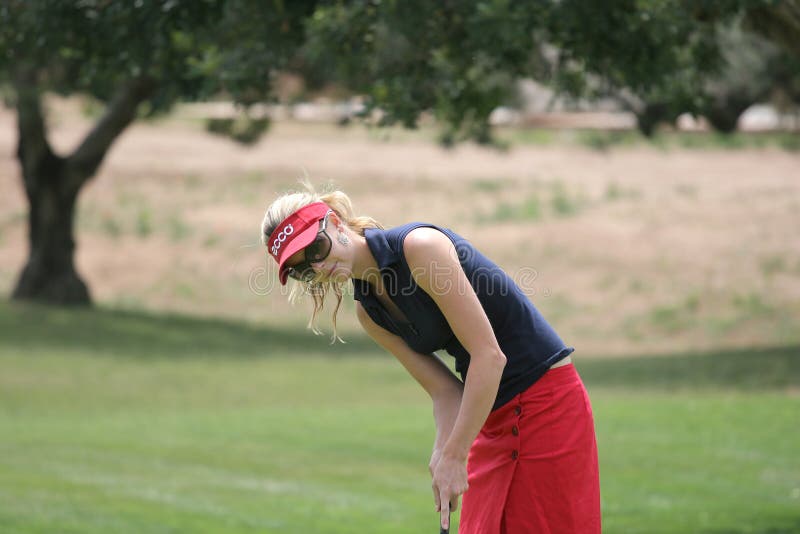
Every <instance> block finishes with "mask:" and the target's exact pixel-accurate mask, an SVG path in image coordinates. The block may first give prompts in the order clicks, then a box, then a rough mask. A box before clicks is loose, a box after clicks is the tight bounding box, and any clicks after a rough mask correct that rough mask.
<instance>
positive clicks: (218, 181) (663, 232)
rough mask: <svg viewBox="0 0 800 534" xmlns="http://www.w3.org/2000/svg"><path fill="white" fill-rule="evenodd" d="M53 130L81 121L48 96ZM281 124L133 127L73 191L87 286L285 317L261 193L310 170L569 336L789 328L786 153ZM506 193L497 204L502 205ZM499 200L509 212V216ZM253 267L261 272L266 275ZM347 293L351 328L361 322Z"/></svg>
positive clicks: (6, 175) (0, 268)
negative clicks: (253, 137)
mask: <svg viewBox="0 0 800 534" xmlns="http://www.w3.org/2000/svg"><path fill="white" fill-rule="evenodd" d="M51 109H53V114H52V117H51V124H52V126H53V131H52V141H53V143H54V145H55V146H56V147H58V148H59V149H60V150H66V149H68V148H70V147H72V146H73V145H74V144H75V143H76V142H77V140H78V139H79V138H80V136H81V135H82V133H83V132H84V131H85V129H86V128H87V127H88V122H87V120H86V119H85V118H83V117H82V116H81V115H80V113H79V106H76V105H75V104H74V103H72V102H63V101H54V102H53V103H52V104H51ZM14 119H15V118H14V115H13V113H11V112H10V111H8V110H0V187H2V190H3V191H4V192H5V194H4V195H2V196H0V292H2V293H8V292H9V291H10V290H11V288H12V286H13V283H14V281H15V277H16V275H17V273H18V272H19V270H20V268H21V266H22V264H23V262H24V259H25V254H26V243H25V218H24V217H25V212H26V209H27V207H26V203H25V200H24V196H23V191H22V187H21V184H20V180H19V176H18V172H19V170H18V166H17V163H16V160H15V157H14V152H15V150H14V149H15V143H16V134H15V122H14ZM385 137H386V135H385V133H382V132H377V133H376V132H368V131H364V130H361V129H358V128H351V129H348V130H341V129H337V128H336V127H334V126H329V125H319V124H316V125H307V124H297V123H278V124H276V125H275V126H274V128H273V130H272V131H271V133H270V134H269V135H268V136H267V137H265V138H264V139H263V140H262V141H261V142H259V143H258V144H256V145H255V146H254V147H252V148H244V147H240V146H237V145H235V144H233V143H231V142H229V141H226V140H224V139H221V138H217V137H213V136H211V135H209V134H206V133H205V132H203V131H202V128H201V125H199V124H198V123H196V122H193V121H189V120H181V119H180V118H174V117H173V118H170V119H169V120H165V121H160V122H158V123H139V124H136V125H134V126H133V127H131V128H130V129H129V130H128V131H126V133H125V134H124V135H123V136H122V138H121V139H120V140H119V141H118V142H117V144H116V145H115V146H114V148H113V150H112V152H111V153H110V154H109V156H108V158H107V160H106V162H105V163H104V165H103V166H102V168H101V171H100V173H99V175H98V176H97V177H96V178H95V179H94V180H93V181H92V182H91V184H90V185H89V186H88V187H87V188H86V189H85V190H84V192H83V194H82V196H81V198H80V215H79V220H78V224H77V228H78V235H77V240H78V252H77V265H78V269H79V270H80V272H81V273H82V274H83V275H84V277H85V278H86V280H87V281H88V282H89V285H90V287H91V290H92V293H93V296H94V297H95V299H96V300H97V301H99V302H102V303H105V304H109V305H114V306H123V307H146V308H152V309H169V310H179V311H187V312H191V313H196V314H203V315H224V316H229V317H239V318H245V319H248V320H253V321H256V322H264V323H270V324H276V325H297V324H298V323H301V322H303V321H304V320H305V313H306V311H305V309H291V308H289V307H288V306H287V305H286V303H285V299H284V298H282V297H281V296H280V295H279V294H277V291H274V290H273V291H271V292H270V293H269V294H268V295H262V294H259V293H263V292H264V291H254V290H252V289H251V288H250V284H249V280H250V278H251V277H252V276H253V275H254V274H257V273H258V272H259V269H263V268H265V267H266V268H267V269H271V268H272V265H271V264H266V265H265V257H264V253H263V250H262V249H261V248H260V246H258V239H259V236H258V229H257V228H258V225H259V222H260V220H261V217H262V215H263V210H264V208H265V207H266V205H267V204H268V203H269V202H270V200H271V199H272V198H273V197H274V196H275V194H276V193H278V192H280V191H282V190H285V189H286V188H289V187H292V186H293V185H294V183H295V181H296V179H297V178H299V177H301V176H302V175H303V173H304V172H307V173H308V174H309V175H310V176H311V177H312V179H314V180H315V181H317V182H322V181H326V180H332V181H333V182H334V183H335V184H336V185H337V186H339V187H341V188H343V189H344V190H345V191H347V192H348V193H349V194H350V195H351V196H352V198H353V200H354V204H355V206H356V209H357V210H358V211H360V212H363V213H366V214H370V215H373V216H375V217H376V218H378V219H380V220H381V221H382V222H383V223H384V224H385V225H387V226H392V225H396V224H400V223H403V222H406V221H409V220H425V221H430V222H435V223H439V224H441V225H444V226H448V227H450V228H452V229H454V230H455V231H456V232H458V233H460V234H461V235H463V236H465V237H467V238H468V239H470V240H471V241H473V242H474V243H475V244H476V245H477V246H478V247H479V248H480V249H482V250H483V251H484V252H486V253H487V254H488V255H489V256H490V257H492V258H493V259H495V261H497V262H498V263H499V264H501V265H502V266H504V267H505V268H506V269H507V270H508V271H509V272H511V273H512V274H515V273H520V272H521V271H520V270H521V269H523V268H528V269H530V268H533V269H535V270H536V272H537V277H536V279H535V280H533V282H532V283H530V284H529V285H528V287H529V290H530V294H531V297H532V299H533V300H534V302H535V303H536V304H537V306H539V307H540V308H541V309H542V310H543V311H544V312H545V314H546V316H548V317H550V319H551V320H552V322H553V323H554V324H555V326H556V328H557V330H558V331H559V332H560V333H561V334H562V336H563V337H564V338H565V339H566V340H567V341H568V342H569V343H571V344H573V345H575V346H576V347H577V348H578V349H579V350H580V351H581V352H583V353H593V354H623V353H656V352H659V353H663V352H675V351H680V350H688V349H709V348H720V347H740V346H752V345H769V344H785V343H790V342H793V343H796V342H798V341H800V234H798V232H797V231H796V230H792V229H796V228H798V227H800V171H798V169H800V155H799V154H798V153H792V152H787V151H781V150H779V149H776V148H763V149H744V150H738V151H731V150H727V149H725V150H688V149H679V148H672V149H668V150H664V149H663V148H655V147H649V146H646V145H635V146H626V147H619V148H613V149H610V150H604V151H598V150H591V149H589V148H586V147H582V146H579V145H576V144H575V143H551V144H547V146H536V145H518V146H514V147H512V149H511V150H510V151H508V152H497V151H493V150H487V149H483V148H478V147H475V146H469V145H467V146H460V147H458V148H456V149H454V150H449V151H447V150H443V149H441V148H439V147H438V146H436V145H435V144H432V143H431V142H430V141H429V138H430V137H431V136H430V135H428V134H427V133H422V134H416V135H412V134H407V133H401V134H399V135H395V134H393V135H392V139H393V140H391V141H386V140H385V139H384V138H385ZM503 210H505V211H503ZM503 213H505V214H506V215H503ZM262 280H264V278H263V277H262V278H257V279H256V281H257V282H260V281H262ZM351 309H352V305H351V304H350V303H348V304H347V306H346V307H345V312H344V313H343V314H342V318H341V322H342V323H343V324H342V327H343V328H344V329H345V331H348V330H354V329H355V328H356V326H355V323H354V320H353V319H352V317H351V315H352V314H350V313H348V311H349V310H351Z"/></svg>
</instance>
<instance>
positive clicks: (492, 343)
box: [404, 228, 506, 526]
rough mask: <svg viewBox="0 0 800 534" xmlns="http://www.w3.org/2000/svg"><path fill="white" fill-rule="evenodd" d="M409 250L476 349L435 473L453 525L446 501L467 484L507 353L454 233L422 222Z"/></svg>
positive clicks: (430, 289)
mask: <svg viewBox="0 0 800 534" xmlns="http://www.w3.org/2000/svg"><path fill="white" fill-rule="evenodd" d="M404 251H405V256H406V260H407V262H408V266H409V268H410V269H411V273H412V275H413V276H414V280H415V281H416V282H417V284H418V285H419V286H420V288H422V289H423V290H424V291H425V292H426V293H428V295H430V296H431V298H432V299H433V301H434V302H435V303H436V305H437V306H438V307H439V309H440V310H441V312H442V314H444V316H445V318H446V319H447V322H448V324H449V325H450V328H451V329H452V330H453V333H455V335H456V337H457V338H458V340H459V341H460V342H461V344H462V345H463V346H464V348H465V349H466V350H467V351H468V352H469V354H470V364H469V373H468V374H467V380H466V383H465V387H464V393H463V396H462V399H461V406H460V408H459V412H458V416H457V418H456V422H455V424H454V425H453V430H452V432H451V433H450V437H449V438H448V439H447V442H446V443H445V446H444V448H443V450H442V459H441V461H440V462H439V464H438V466H437V469H436V473H434V485H437V486H438V488H439V491H440V502H441V505H442V524H443V526H449V524H448V525H446V524H445V523H448V522H449V519H447V520H446V519H445V512H449V509H446V508H445V507H446V506H447V508H449V503H450V502H453V501H454V498H455V499H457V496H458V495H460V494H462V493H463V492H464V491H466V489H467V484H466V468H465V463H466V459H467V454H468V453H469V449H470V447H471V445H472V442H473V441H474V440H475V438H476V437H477V435H478V432H480V429H481V427H482V426H483V424H484V423H485V422H486V418H487V417H488V416H489V413H490V412H491V409H492V405H493V404H494V401H495V398H496V397H497V390H498V388H499V385H500V378H501V376H502V373H503V368H504V367H505V363H506V357H505V355H504V354H503V352H502V351H501V349H500V346H499V344H498V342H497V339H496V337H495V335H494V331H493V330H492V326H491V323H490V322H489V318H488V317H487V316H486V313H485V312H484V310H483V307H482V306H481V303H480V301H479V300H478V296H477V295H476V294H475V291H474V290H473V288H472V285H471V284H470V283H469V280H468V279H467V276H466V274H465V273H464V269H463V268H462V267H461V263H460V262H459V260H458V255H457V253H456V250H455V247H454V246H453V243H452V242H451V241H450V239H449V238H448V237H447V236H446V235H444V234H443V233H441V232H439V231H438V230H436V229H433V228H418V229H416V230H413V231H412V232H410V233H409V234H408V236H407V237H406V240H405V242H404Z"/></svg>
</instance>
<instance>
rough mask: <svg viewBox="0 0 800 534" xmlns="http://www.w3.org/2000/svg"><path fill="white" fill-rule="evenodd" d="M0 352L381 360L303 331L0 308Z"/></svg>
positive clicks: (364, 349) (361, 348) (367, 349)
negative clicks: (362, 357)
mask: <svg viewBox="0 0 800 534" xmlns="http://www.w3.org/2000/svg"><path fill="white" fill-rule="evenodd" d="M0 332H2V335H0V350H7V351H8V350H12V351H14V350H17V351H25V350H75V351H80V352H83V353H86V354H97V355H111V356H125V357H137V358H188V357H212V358H213V357H220V358H222V357H224V358H230V357H240V358H242V357H243V358H248V357H270V356H277V355H281V356H298V357H302V356H303V355H309V354H325V355H329V356H332V357H337V356H343V355H366V354H377V353H378V348H377V346H376V345H375V344H374V343H373V342H372V341H371V340H369V339H367V338H354V339H352V340H351V339H348V340H347V343H346V344H344V345H343V344H341V343H336V344H334V345H331V344H330V335H329V334H325V335H321V336H315V335H314V334H313V333H312V332H310V331H309V330H306V329H305V328H298V329H296V330H288V329H276V328H273V327H268V326H259V325H254V324H249V323H246V322H237V321H228V320H223V319H204V318H197V317H190V316H182V315H176V314H154V313H150V312H137V311H120V310H109V309H102V308H59V307H51V306H43V305H37V304H28V303H24V304H23V303H17V302H2V303H0Z"/></svg>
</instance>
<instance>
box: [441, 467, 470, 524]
mask: <svg viewBox="0 0 800 534" xmlns="http://www.w3.org/2000/svg"><path fill="white" fill-rule="evenodd" d="M467 488H469V484H468V483H467V466H466V463H465V462H464V461H463V460H459V459H457V458H453V457H451V456H445V455H442V456H441V457H440V458H439V462H438V463H437V464H436V468H435V469H434V470H433V494H434V496H435V497H436V507H437V509H438V510H439V511H440V512H441V516H442V526H443V527H447V528H449V526H450V525H449V522H450V512H451V511H455V510H458V499H459V497H460V496H461V495H462V494H463V493H464V492H465V491H467Z"/></svg>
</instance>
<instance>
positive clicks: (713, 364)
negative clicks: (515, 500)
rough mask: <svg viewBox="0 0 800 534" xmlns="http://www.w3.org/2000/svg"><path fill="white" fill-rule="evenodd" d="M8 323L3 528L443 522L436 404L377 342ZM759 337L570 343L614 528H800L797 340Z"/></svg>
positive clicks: (370, 526) (148, 326) (95, 321)
mask: <svg viewBox="0 0 800 534" xmlns="http://www.w3.org/2000/svg"><path fill="white" fill-rule="evenodd" d="M0 331H1V332H2V333H3V334H2V337H0V369H2V373H1V374H0V530H2V532H4V533H5V532H22V533H33V532H74V533H107V532H136V533H147V532H153V533H155V532H215V533H216V532H231V533H233V532H268V533H300V532H313V533H361V532H365V533H366V532H370V533H372V532H379V533H417V532H433V531H434V529H436V524H437V514H436V513H435V512H434V508H433V500H432V497H431V495H430V481H429V476H428V473H427V462H428V454H429V451H430V446H431V444H432V439H433V424H432V418H431V409H430V405H429V401H428V400H427V398H426V396H425V394H424V392H422V390H421V389H420V388H419V387H418V386H417V385H416V384H415V383H414V382H413V381H412V380H411V379H410V378H408V377H407V376H406V375H405V372H404V371H403V370H402V368H401V367H400V365H399V364H397V363H396V362H394V361H393V359H392V358H391V357H389V356H384V355H382V354H381V353H380V352H379V351H377V350H376V349H374V348H373V346H372V345H371V344H370V342H368V341H366V340H362V339H353V340H352V342H351V343H349V344H347V345H339V346H335V347H329V346H328V345H327V338H325V337H316V338H315V337H314V336H312V335H310V334H306V333H304V332H296V333H286V332H276V331H271V330H269V329H258V328H255V327H253V326H250V325H247V324H243V323H234V322H223V321H209V320H199V319H189V318H183V317H176V316H153V315H147V314H136V313H131V312H125V313H121V312H115V311H113V310H99V311H93V310H85V311H79V312H69V313H68V312H64V311H58V310H52V309H48V308H40V307H36V306H19V305H9V304H5V303H4V304H2V305H0ZM290 347H296V350H293V351H290ZM752 354H754V356H753V357H751V353H748V352H747V351H741V352H738V353H720V354H715V355H681V356H674V357H666V356H665V357H654V358H648V359H636V360H628V359H598V358H595V359H586V360H581V359H580V355H577V366H578V368H579V370H580V371H581V373H582V374H583V376H584V379H585V381H586V383H587V387H588V388H589V390H590V393H591V395H592V397H593V401H594V410H595V418H596V424H597V431H598V438H599V447H600V455H601V456H600V459H601V476H602V492H603V495H602V503H603V516H604V526H605V529H604V531H605V532H607V533H619V534H623V533H642V534H644V533H648V534H651V533H654V534H655V533H664V534H666V533H678V532H680V533H684V532H697V533H708V534H712V533H714V534H721V533H735V534H740V533H741V534H744V533H752V534H767V533H769V534H780V533H785V534H788V533H793V532H798V531H800V459H799V458H798V454H797V452H798V449H797V444H798V440H799V438H800V430H798V429H800V396H798V394H797V391H798V388H800V356H798V348H797V347H789V348H786V349H780V350H771V351H762V352H759V353H752ZM754 360H755V361H754ZM742 377H749V380H744V381H743V380H742ZM736 383H743V384H744V386H742V387H735V386H734V384H736ZM454 530H455V529H454Z"/></svg>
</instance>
